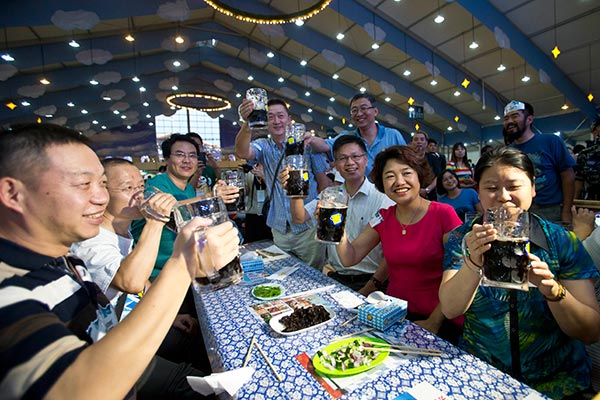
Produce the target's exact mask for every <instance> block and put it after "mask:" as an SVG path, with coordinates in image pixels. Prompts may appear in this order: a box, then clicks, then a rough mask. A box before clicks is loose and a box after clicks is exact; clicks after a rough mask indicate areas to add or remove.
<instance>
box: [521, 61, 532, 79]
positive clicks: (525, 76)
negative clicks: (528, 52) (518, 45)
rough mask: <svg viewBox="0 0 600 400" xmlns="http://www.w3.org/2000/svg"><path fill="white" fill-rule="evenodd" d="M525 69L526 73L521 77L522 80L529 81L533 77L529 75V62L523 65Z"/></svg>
mask: <svg viewBox="0 0 600 400" xmlns="http://www.w3.org/2000/svg"><path fill="white" fill-rule="evenodd" d="M523 70H524V74H523V77H522V78H521V81H522V82H529V80H530V79H531V78H530V77H529V75H527V64H524V65H523Z"/></svg>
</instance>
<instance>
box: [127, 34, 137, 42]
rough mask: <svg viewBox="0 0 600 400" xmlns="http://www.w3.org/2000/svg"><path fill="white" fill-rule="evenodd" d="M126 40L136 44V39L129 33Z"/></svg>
mask: <svg viewBox="0 0 600 400" xmlns="http://www.w3.org/2000/svg"><path fill="white" fill-rule="evenodd" d="M125 40H127V41H128V42H135V38H134V37H133V35H132V34H131V33H128V34H127V35H125Z"/></svg>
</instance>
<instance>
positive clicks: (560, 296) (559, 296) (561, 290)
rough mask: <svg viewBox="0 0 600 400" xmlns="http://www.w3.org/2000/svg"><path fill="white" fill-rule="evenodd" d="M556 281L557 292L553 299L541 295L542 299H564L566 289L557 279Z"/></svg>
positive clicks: (553, 300)
mask: <svg viewBox="0 0 600 400" xmlns="http://www.w3.org/2000/svg"><path fill="white" fill-rule="evenodd" d="M556 283H558V294H557V295H556V297H555V298H553V299H551V298H549V297H546V296H544V295H542V297H544V299H546V301H551V302H555V301H561V300H562V299H564V298H565V297H566V296H567V289H566V288H565V287H564V286H563V284H562V283H560V282H559V281H556Z"/></svg>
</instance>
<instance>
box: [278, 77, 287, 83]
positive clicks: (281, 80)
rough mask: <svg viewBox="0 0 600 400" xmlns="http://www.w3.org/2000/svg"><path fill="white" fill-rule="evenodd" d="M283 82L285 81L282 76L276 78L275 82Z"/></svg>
mask: <svg viewBox="0 0 600 400" xmlns="http://www.w3.org/2000/svg"><path fill="white" fill-rule="evenodd" d="M283 81H285V79H283V76H280V77H279V78H277V82H279V83H283Z"/></svg>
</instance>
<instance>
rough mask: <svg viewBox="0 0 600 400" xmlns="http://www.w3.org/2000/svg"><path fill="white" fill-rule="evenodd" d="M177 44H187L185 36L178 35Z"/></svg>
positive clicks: (176, 37)
mask: <svg viewBox="0 0 600 400" xmlns="http://www.w3.org/2000/svg"><path fill="white" fill-rule="evenodd" d="M175 42H176V43H179V44H182V43H183V42H185V39H184V38H183V36H181V35H177V36H175Z"/></svg>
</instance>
